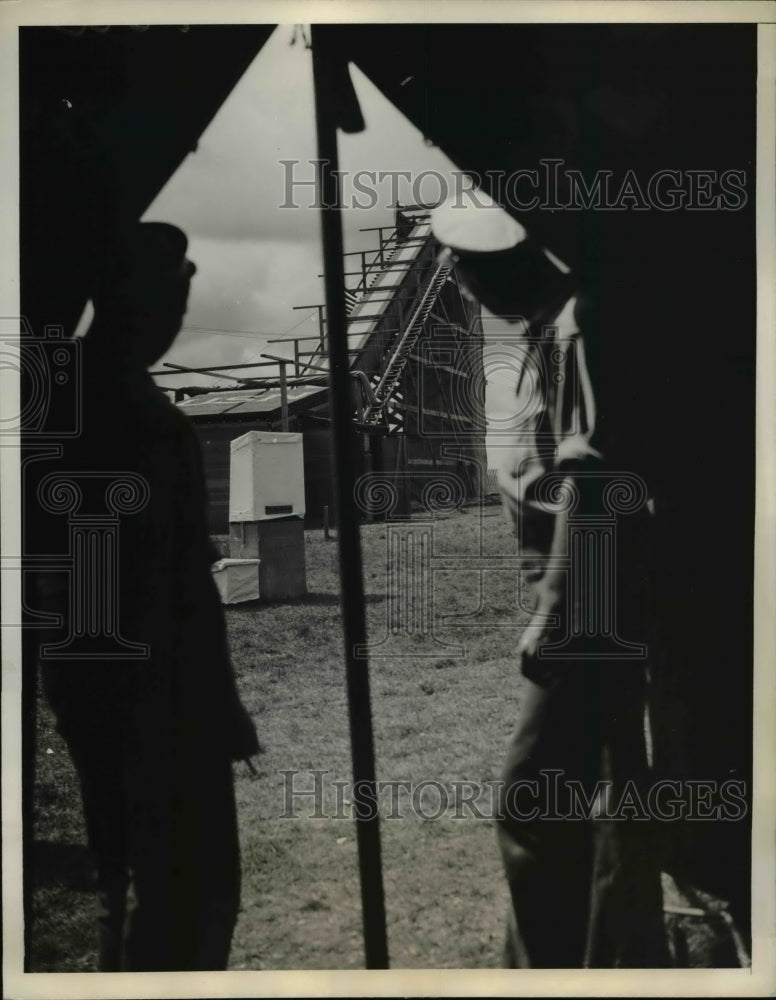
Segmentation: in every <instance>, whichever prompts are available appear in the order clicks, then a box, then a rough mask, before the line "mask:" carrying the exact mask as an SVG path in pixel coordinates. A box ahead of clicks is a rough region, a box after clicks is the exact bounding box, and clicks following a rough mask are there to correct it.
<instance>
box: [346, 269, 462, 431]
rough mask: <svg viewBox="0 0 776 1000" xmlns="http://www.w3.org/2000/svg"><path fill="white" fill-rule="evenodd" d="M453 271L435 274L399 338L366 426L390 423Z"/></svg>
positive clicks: (377, 383)
mask: <svg viewBox="0 0 776 1000" xmlns="http://www.w3.org/2000/svg"><path fill="white" fill-rule="evenodd" d="M450 270H451V268H450V266H449V265H439V266H438V267H437V268H436V270H435V271H434V273H433V274H432V276H431V279H430V280H429V283H428V285H426V290H425V291H424V293H423V297H422V298H421V300H420V302H419V303H418V305H417V308H416V309H415V312H414V313H413V314H412V316H411V318H410V320H409V322H408V323H407V326H406V327H405V328H404V331H403V332H402V333H400V334H399V336H398V337H397V339H396V343H395V347H394V349H393V352H392V354H391V356H390V358H389V359H388V362H387V364H386V366H385V368H384V369H383V371H382V374H381V375H379V376H378V377H377V379H376V380H375V382H374V383H373V384H374V401H373V402H370V404H369V406H367V407H366V409H365V410H364V415H363V418H362V422H363V423H364V424H366V425H368V426H372V427H378V426H379V425H380V424H381V423H383V422H385V423H386V424H387V423H388V422H389V417H388V404H389V403H390V402H391V400H392V399H393V397H394V396H395V395H396V393H397V390H398V388H399V383H400V382H401V377H402V375H403V374H404V369H405V367H406V366H407V362H408V361H409V359H410V355H411V354H412V352H413V351H414V349H415V346H416V344H417V342H418V339H419V338H420V335H421V333H422V332H423V326H424V324H425V322H426V320H427V319H428V314H429V313H430V312H431V309H432V307H433V305H434V303H435V302H436V299H437V297H438V295H439V292H440V291H441V289H442V285H444V283H445V281H446V280H447V276H448V275H449V273H450Z"/></svg>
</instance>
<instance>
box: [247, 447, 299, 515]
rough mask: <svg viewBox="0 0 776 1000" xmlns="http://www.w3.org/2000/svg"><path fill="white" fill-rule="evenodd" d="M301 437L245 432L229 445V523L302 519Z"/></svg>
mask: <svg viewBox="0 0 776 1000" xmlns="http://www.w3.org/2000/svg"><path fill="white" fill-rule="evenodd" d="M304 512H305V505H304V452H303V445H302V435H301V434H288V433H285V434H284V433H280V432H274V433H273V432H267V431H248V433H247V434H243V435H242V437H238V438H235V439H234V440H233V441H232V443H231V455H230V468H229V521H230V522H232V521H264V520H268V519H270V518H277V517H289V516H294V517H304Z"/></svg>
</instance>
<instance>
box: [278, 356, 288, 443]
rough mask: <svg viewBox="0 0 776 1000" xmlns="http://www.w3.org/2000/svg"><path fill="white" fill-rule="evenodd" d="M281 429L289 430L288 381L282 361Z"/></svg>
mask: <svg viewBox="0 0 776 1000" xmlns="http://www.w3.org/2000/svg"><path fill="white" fill-rule="evenodd" d="M280 429H281V430H282V431H288V383H287V382H286V365H285V362H282V361H281V362H280Z"/></svg>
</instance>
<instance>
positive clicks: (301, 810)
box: [28, 507, 522, 971]
mask: <svg viewBox="0 0 776 1000" xmlns="http://www.w3.org/2000/svg"><path fill="white" fill-rule="evenodd" d="M426 524H428V522H426V521H423V520H422V519H415V520H414V521H413V522H412V528H413V531H417V532H422V531H424V530H426V529H425V528H424V525H426ZM390 534H391V530H390V529H389V528H388V527H387V526H386V525H384V524H370V525H365V526H364V527H363V530H362V540H363V551H364V578H365V586H366V591H367V616H368V627H369V636H370V642H376V641H377V640H379V639H382V638H386V637H388V638H387V641H385V642H383V643H382V644H381V645H379V646H378V647H377V649H376V650H375V652H376V653H377V654H380V655H374V656H373V657H372V659H371V663H370V671H371V674H370V676H371V684H372V708H373V714H374V725H375V739H376V752H377V774H378V779H380V780H383V781H409V782H413V783H417V782H420V781H423V780H428V781H435V782H439V783H441V785H442V786H444V788H445V789H447V790H449V789H450V788H451V787H452V786H451V783H452V782H456V781H474V782H483V781H486V780H489V779H495V778H497V777H498V775H499V772H500V767H501V761H502V759H503V756H504V750H505V746H506V741H507V739H508V737H509V734H510V731H511V729H512V726H513V723H514V720H515V716H516V712H517V710H518V702H519V693H520V692H519V678H518V676H517V672H516V669H515V663H514V655H513V650H514V646H515V643H516V640H517V637H518V635H519V628H520V624H521V620H522V619H521V618H520V617H519V616H518V613H517V612H516V610H515V608H516V593H517V575H516V572H515V571H514V570H510V569H504V568H502V569H498V558H499V556H501V555H505V554H508V553H509V552H514V541H513V539H511V537H510V535H509V533H508V531H507V528H506V525H505V523H504V520H503V517H502V514H501V510H500V508H499V507H484V508H482V509H480V508H476V507H470V508H466V509H464V510H462V511H459V512H456V513H454V514H450V515H446V516H438V517H437V518H436V519H435V520H434V522H433V555H432V559H431V568H432V574H431V577H430V580H431V584H430V590H431V592H433V609H432V615H431V617H432V619H433V622H434V634H433V635H432V634H431V633H430V632H423V631H418V630H416V631H415V633H414V634H410V635H405V634H403V632H402V631H401V630H400V632H399V634H397V635H393V634H392V633H391V632H390V630H389V627H388V625H389V623H388V619H387V614H388V609H389V601H388V599H387V596H386V593H387V580H388V574H387V568H386V567H387V563H388V559H387V552H388V548H387V546H388V543H389V537H388V536H390ZM477 556H480V557H482V556H486V557H491V561H490V564H488V563H487V560H486V561H485V563H484V564H485V566H486V567H489V568H486V569H485V570H484V571H483V570H482V569H481V568H477V567H482V566H483V560H482V558H480V561H479V562H478V563H476V565H475V566H469V565H468V563H467V560H471V559H472V558H474V557H477ZM306 558H307V584H308V591H309V593H308V596H307V597H306V598H305V599H303V600H300V601H293V602H291V601H289V602H284V603H275V604H263V605H260V604H256V605H250V606H248V605H243V606H237V607H233V608H228V609H227V610H226V615H227V621H228V627H229V637H230V644H231V649H232V657H233V661H234V664H235V669H236V672H237V676H238V682H239V685H240V689H241V692H242V694H243V698H244V700H245V703H246V705H247V707H248V708H249V710H250V711H251V713H252V715H253V717H254V718H255V720H256V723H257V727H258V729H259V734H260V738H261V741H262V743H263V745H264V748H265V752H264V753H263V755H262V756H261V757H260V758H259V759H258V770H259V774H258V776H254V775H251V774H250V773H249V772H248V770H247V768H246V767H245V765H244V764H238V765H236V766H235V775H236V789H237V797H238V808H239V814H240V824H241V841H242V854H243V906H242V912H241V914H240V919H239V922H238V925H237V930H236V934H235V938H234V945H233V948H232V957H231V967H233V968H236V969H355V968H363V947H362V940H361V911H360V898H359V886H358V871H357V861H356V840H355V828H354V824H353V822H352V820H351V819H350V818H331V816H332V814H333V813H334V812H335V809H334V802H333V798H332V796H333V791H332V786H331V785H330V784H329V782H331V781H332V780H338V781H345V782H347V781H349V779H350V777H351V771H350V749H349V733H348V718H347V702H346V696H345V678H344V667H343V663H342V635H341V624H340V598H339V577H338V571H337V545H336V542H335V541H333V540H332V541H328V542H327V541H325V540H324V539H323V536H322V532H320V531H315V532H313V531H310V532H307V534H306ZM421 600H422V598H421V596H420V594H419V593H418V592H416V594H415V598H414V601H413V602H411V606H414V607H416V608H417V607H418V605H419V602H420V601H421ZM454 616H458V617H454ZM499 626H502V627H499ZM37 763H38V788H37V801H36V816H35V841H36V846H35V855H34V858H35V865H34V872H35V882H36V885H35V888H34V893H33V898H32V900H31V907H30V913H29V914H28V920H31V928H32V950H31V955H30V959H31V969H32V970H33V971H47V970H52V971H53V970H69V971H81V970H88V969H93V968H95V953H94V944H95V942H94V931H93V901H94V896H93V891H92V890H93V881H92V875H91V870H90V862H89V857H88V854H87V852H86V851H85V850H84V848H83V847H82V846H81V845H83V843H84V839H85V838H84V831H83V823H82V820H81V811H80V800H79V795H78V788H77V783H76V780H75V777H74V774H73V771H72V768H71V765H70V761H69V758H68V755H67V751H66V749H65V747H64V745H63V743H62V742H61V740H60V739H59V738H58V737H57V735H56V733H55V732H54V730H53V721H52V718H51V715H50V713H49V711H48V709H47V707H46V706H45V705H42V706H41V710H40V713H39V719H38V744H37ZM310 769H318V770H325V771H327V772H328V774H327V775H326V776H325V779H324V781H325V788H326V794H327V799H326V811H327V816H326V817H325V818H314V817H313V816H311V815H310V813H311V811H312V806H311V803H310V802H309V800H307V799H302V800H297V802H296V803H295V807H296V811H297V813H298V818H297V819H281V818H279V817H280V816H281V814H282V813H283V811H284V807H285V797H284V782H285V781H286V780H287V779H285V778H284V777H283V775H281V774H280V772H281V771H284V770H285V771H290V770H295V771H299V772H301V773H300V774H299V775H298V776H297V777H296V779H295V781H296V787H297V788H310V787H312V781H313V779H312V777H311V776H310V775H309V774H308V773H307V772H308V771H309V770H310ZM330 793H331V794H330ZM402 795H403V797H401V798H400V799H399V801H400V804H401V805H402V806H403V807H405V808H404V810H403V811H404V813H405V815H404V816H403V818H395V819H390V818H384V819H383V822H382V823H381V834H382V843H383V866H384V881H385V891H386V905H387V912H388V936H389V951H390V957H391V965H392V967H394V968H413V967H414V968H424V967H426V968H456V967H464V968H467V967H468V968H487V967H497V966H498V964H499V957H500V950H501V943H502V927H503V918H504V915H505V912H506V906H507V892H506V886H505V883H504V881H503V878H502V875H501V870H500V860H499V857H498V852H497V848H496V842H495V833H494V829H493V824H492V822H491V821H490V820H488V819H478V818H473V817H471V816H468V815H465V816H464V817H463V818H454V817H453V815H452V814H451V813H448V814H446V815H445V816H443V817H442V818H440V819H429V818H424V815H425V816H426V817H428V816H431V815H433V811H434V807H435V805H436V804H437V802H438V801H439V793H438V791H436V792H435V791H434V790H433V788H430V789H429V793H428V795H427V796H424V798H423V799H422V800H421V809H420V810H415V811H413V810H412V808H409V806H410V800H409V795H408V794H405V793H402ZM344 797H345V799H346V800H347V799H348V793H347V791H345V793H344ZM383 801H386V800H385V799H383ZM345 812H347V807H346V808H345ZM418 813H422V815H419V814H418Z"/></svg>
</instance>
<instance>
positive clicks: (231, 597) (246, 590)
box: [211, 559, 261, 604]
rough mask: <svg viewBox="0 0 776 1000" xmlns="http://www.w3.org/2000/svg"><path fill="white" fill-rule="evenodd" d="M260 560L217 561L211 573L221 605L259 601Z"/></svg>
mask: <svg viewBox="0 0 776 1000" xmlns="http://www.w3.org/2000/svg"><path fill="white" fill-rule="evenodd" d="M260 562H261V560H260V559H219V560H218V562H217V563H213V565H212V567H211V571H212V573H213V579H214V580H215V583H216V587H218V593H219V594H220V595H221V603H222V604H239V603H240V602H241V601H256V600H258V599H259V596H260V595H259V563H260Z"/></svg>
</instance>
